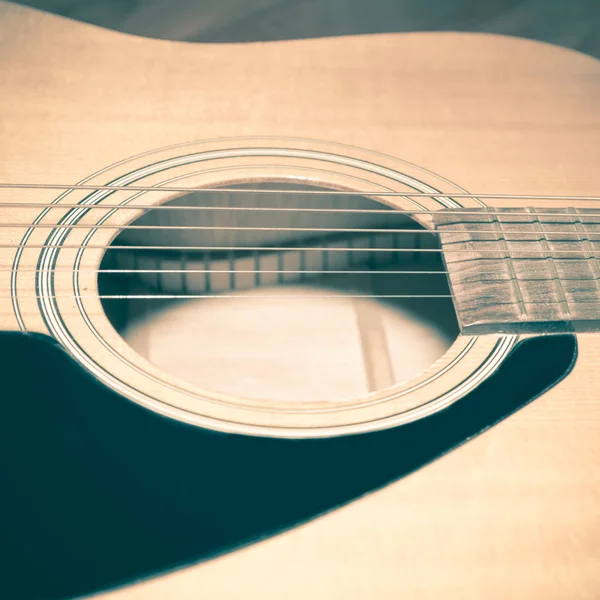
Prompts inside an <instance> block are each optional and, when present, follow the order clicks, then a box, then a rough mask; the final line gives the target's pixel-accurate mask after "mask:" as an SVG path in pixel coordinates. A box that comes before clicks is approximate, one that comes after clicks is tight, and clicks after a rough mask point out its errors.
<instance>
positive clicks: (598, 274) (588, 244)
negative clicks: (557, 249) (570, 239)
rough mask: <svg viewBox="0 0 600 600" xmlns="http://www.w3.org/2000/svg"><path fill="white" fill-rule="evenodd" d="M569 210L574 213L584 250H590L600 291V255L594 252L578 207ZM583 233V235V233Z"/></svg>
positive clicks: (589, 255)
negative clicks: (599, 261)
mask: <svg viewBox="0 0 600 600" xmlns="http://www.w3.org/2000/svg"><path fill="white" fill-rule="evenodd" d="M569 211H570V212H571V213H572V215H573V222H574V225H575V229H576V230H577V233H578V234H579V239H580V240H581V243H582V245H583V248H584V250H587V251H588V256H587V260H588V261H589V262H590V264H591V266H592V269H593V270H594V279H595V280H596V285H597V286H598V290H599V291H600V265H599V263H598V257H597V256H596V255H595V254H594V246H593V245H592V242H591V240H590V238H589V236H588V234H587V231H586V230H585V225H584V224H583V222H582V220H581V217H580V216H579V213H578V212H577V209H575V208H574V209H569ZM582 234H583V235H582Z"/></svg>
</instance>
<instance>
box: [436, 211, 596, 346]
mask: <svg viewBox="0 0 600 600" xmlns="http://www.w3.org/2000/svg"><path fill="white" fill-rule="evenodd" d="M463 212H464V209H463ZM469 212H471V213H473V214H461V210H456V211H452V210H444V211H439V212H437V213H435V214H434V222H435V226H436V228H437V230H438V231H439V234H440V240H441V244H442V249H443V251H444V260H445V262H446V266H447V268H448V272H449V275H448V276H449V280H450V285H451V287H452V292H453V299H454V303H455V307H456V311H457V314H458V318H459V322H460V325H461V329H462V331H463V333H472V334H476V333H535V332H537V333H549V332H563V331H596V330H599V329H600V267H599V263H598V261H599V259H600V210H597V209H596V210H594V209H588V208H585V209H497V208H494V209H479V210H475V211H472V210H471V209H469ZM524 213H525V214H524Z"/></svg>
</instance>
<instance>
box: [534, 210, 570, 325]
mask: <svg viewBox="0 0 600 600" xmlns="http://www.w3.org/2000/svg"><path fill="white" fill-rule="evenodd" d="M527 212H529V213H531V214H532V217H533V219H532V223H533V226H534V228H535V229H536V230H537V231H538V232H539V234H540V238H539V239H538V242H539V244H540V246H541V247H542V249H543V250H544V251H545V252H546V258H545V260H546V262H547V264H548V268H549V270H550V272H551V273H552V279H553V280H554V282H555V286H556V293H557V295H558V297H559V302H560V309H561V310H562V312H563V316H564V317H570V316H571V311H570V310H569V302H568V300H567V296H566V295H565V290H564V288H563V285H562V283H561V279H560V276H559V274H558V270H557V268H556V264H555V263H554V258H553V257H552V255H551V254H550V245H549V244H548V237H547V236H546V234H545V233H544V230H543V229H542V226H541V223H540V219H539V217H538V216H537V214H536V213H535V212H533V211H532V209H530V208H528V209H527Z"/></svg>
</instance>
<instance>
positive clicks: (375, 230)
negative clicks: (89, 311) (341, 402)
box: [0, 213, 600, 242]
mask: <svg viewBox="0 0 600 600" xmlns="http://www.w3.org/2000/svg"><path fill="white" fill-rule="evenodd" d="M529 214H531V215H534V214H535V213H529ZM503 223H511V224H515V225H518V224H521V225H530V226H532V227H535V226H536V224H535V223H524V222H521V221H508V222H507V221H504V222H503ZM555 224H556V225H564V223H555ZM478 225H490V226H493V225H494V223H486V222H483V223H478ZM545 225H552V223H545ZM583 225H600V222H598V223H583ZM7 227H9V228H31V229H118V230H119V231H122V230H130V229H133V230H150V231H151V230H155V231H277V232H279V231H286V232H291V231H302V232H313V233H317V232H325V233H382V234H385V233H388V234H389V233H411V234H412V233H414V234H419V235H422V234H429V235H432V234H434V235H439V234H441V233H463V234H464V233H469V234H477V235H492V236H495V237H496V240H477V241H497V239H498V235H499V234H502V235H503V234H514V235H516V234H519V235H537V236H538V237H539V235H540V234H541V235H576V236H579V237H581V233H582V232H581V231H561V230H559V231H554V230H543V229H542V230H540V229H539V228H536V229H535V231H522V230H520V229H502V231H497V230H492V231H490V230H489V229H468V228H465V229H445V228H444V229H412V228H402V229H393V228H387V227H377V228H361V227H354V228H353V227H246V226H234V225H85V224H82V223H76V224H74V225H66V224H56V225H55V224H52V223H39V224H37V225H31V224H27V223H0V229H2V228H7ZM583 233H585V234H586V236H587V235H591V236H598V235H600V231H598V232H593V231H585V232H583ZM508 241H521V242H529V241H538V240H508ZM546 241H560V240H546ZM566 241H570V240H566ZM594 241H596V240H594ZM598 241H600V240H598Z"/></svg>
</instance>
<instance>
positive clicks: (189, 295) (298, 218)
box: [99, 182, 458, 402]
mask: <svg viewBox="0 0 600 600" xmlns="http://www.w3.org/2000/svg"><path fill="white" fill-rule="evenodd" d="M243 187H244V188H248V187H250V186H249V185H248V184H245V185H244V186H243ZM254 187H255V188H256V189H257V192H256V193H255V194H235V193H231V194H213V195H210V194H188V195H186V196H182V197H180V198H178V199H176V200H174V201H172V202H171V203H170V205H172V206H198V205H204V206H214V207H215V208H216V209H217V210H214V211H202V212H200V213H199V212H195V211H186V210H173V211H169V210H160V211H150V212H148V213H146V214H145V215H144V216H143V217H142V218H140V219H138V220H137V221H135V222H134V223H132V225H135V226H136V227H140V228H136V229H125V230H124V231H122V232H121V233H120V234H119V236H117V238H116V239H115V240H114V242H113V246H130V247H128V248H127V249H125V250H118V249H114V250H110V249H109V251H107V253H106V255H105V257H104V260H103V262H102V265H101V273H100V281H99V284H100V293H101V295H102V296H107V295H108V296H122V298H119V299H115V298H113V299H110V298H109V299H104V300H103V303H104V308H105V311H106V313H107V316H108V317H109V319H110V320H111V322H112V323H113V325H114V326H115V327H116V328H117V330H118V331H119V332H120V333H121V335H122V336H123V337H124V339H125V340H126V341H127V342H128V343H129V344H130V345H131V346H132V347H133V348H134V349H135V350H136V351H137V352H138V353H139V354H141V355H142V356H143V357H144V358H146V359H147V360H149V361H150V362H151V363H153V364H155V365H156V366H158V367H160V368H162V369H163V370H165V371H167V372H169V373H170V374H172V375H175V376H177V377H179V378H181V379H184V380H187V381H189V382H191V383H193V384H195V385H197V386H199V387H201V388H203V389H209V390H212V391H216V392H221V393H226V394H229V395H235V396H239V397H244V398H248V399H252V398H257V399H267V400H277V401H282V400H283V401H300V402H301V401H311V402H314V401H327V400H347V399H354V398H357V397H362V396H365V395H368V394H369V393H372V392H376V391H380V390H382V389H385V388H388V387H391V386H393V385H395V384H397V383H400V382H401V381H405V380H407V379H410V378H412V377H414V376H415V375H416V374H418V373H419V372H421V371H422V370H424V369H425V368H427V367H428V366H429V365H431V364H432V363H433V362H434V361H435V360H436V359H438V358H439V357H440V356H441V355H442V354H443V353H444V352H445V351H446V350H447V348H448V347H449V346H450V345H451V343H452V342H453V340H454V339H455V337H456V335H457V333H458V327H457V324H456V318H455V314H454V309H453V307H452V303H451V301H450V299H449V297H448V296H449V290H448V286H447V280H446V276H445V272H444V267H443V263H442V261H441V255H440V254H439V253H437V252H421V251H420V250H423V249H427V248H430V249H433V248H436V247H437V239H436V236H435V235H432V234H430V233H429V232H428V231H427V230H424V229H423V228H422V227H421V226H420V225H418V224H417V223H416V222H415V221H413V220H412V219H410V218H408V217H407V216H406V215H403V214H401V213H398V212H396V211H394V210H393V209H391V208H390V209H389V210H386V211H385V212H383V213H382V212H381V209H385V208H386V207H385V206H383V205H382V204H380V203H378V202H375V201H373V200H370V199H368V198H365V197H360V196H352V195H348V196H339V195H338V196H323V195H318V196H310V195H305V194H296V195H294V193H293V192H294V190H295V189H302V190H306V189H311V188H308V187H306V186H302V187H301V186H297V185H292V184H282V183H280V182H278V183H273V184H269V183H266V182H262V183H260V184H255V185H254ZM268 188H271V189H272V188H277V189H282V188H287V189H289V190H290V191H289V193H286V194H282V195H274V194H264V193H263V194H261V193H260V191H259V190H260V189H263V190H264V189H268ZM226 207H229V208H231V209H233V210H223V208H226ZM252 207H259V208H260V209H261V210H260V211H252V210H247V209H249V208H252ZM281 208H284V209H286V210H284V211H279V210H264V209H281ZM287 209H301V210H299V211H288V210H287ZM307 209H308V210H307ZM310 209H316V210H315V211H314V212H311V210H310ZM323 209H324V210H323ZM370 209H377V211H378V212H369V210H370ZM360 211H363V212H360ZM145 226H147V227H149V228H148V229H144V228H143V227H145ZM136 246H146V247H148V246H150V247H151V248H150V249H148V248H146V249H143V250H140V249H136V248H135V247H136ZM433 296H436V297H433ZM440 296H446V297H440Z"/></svg>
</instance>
